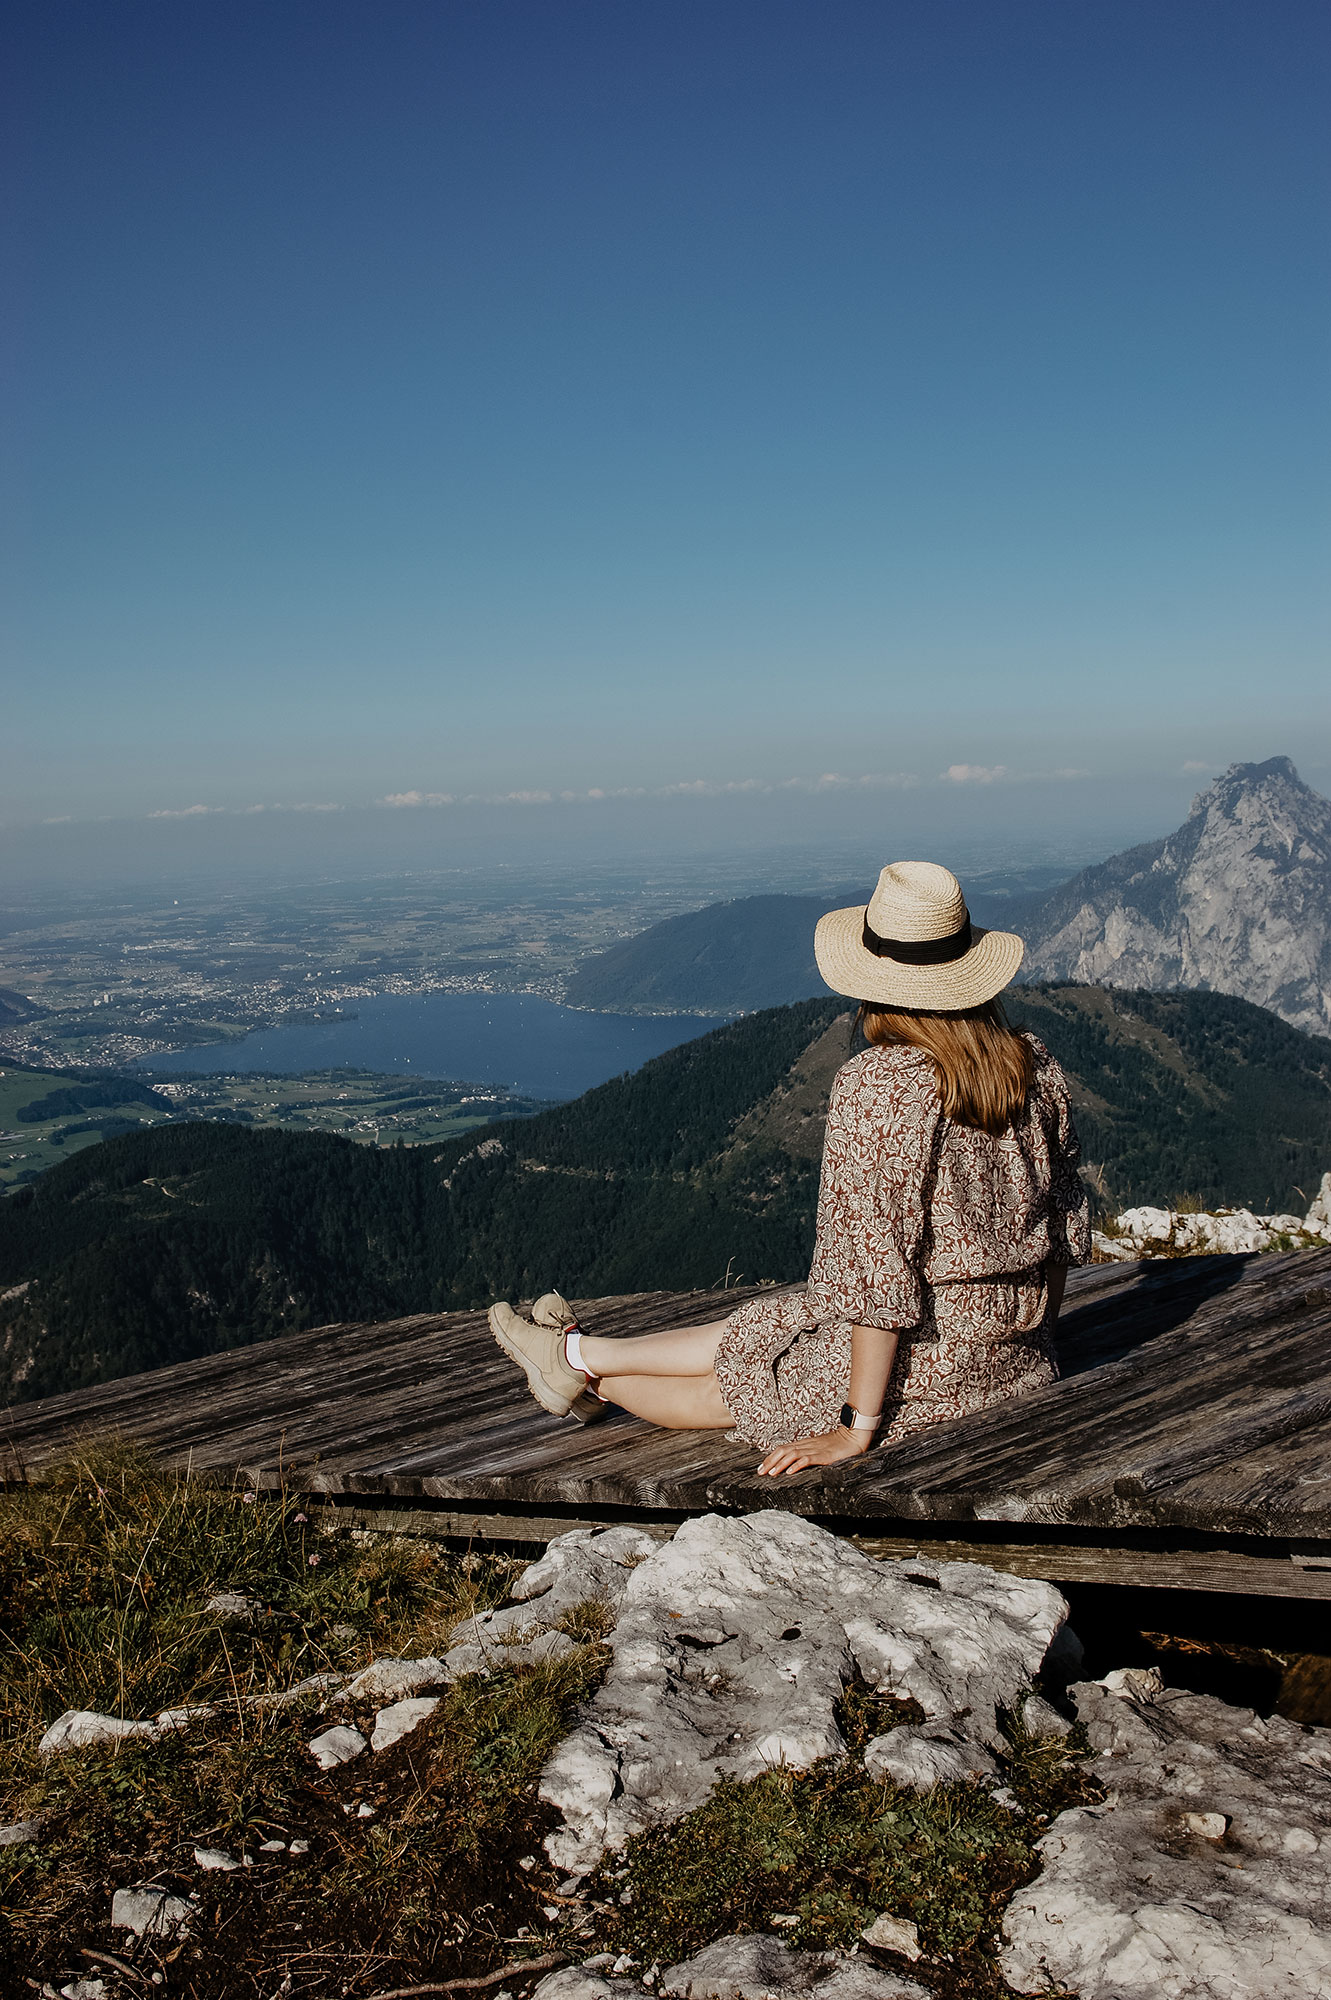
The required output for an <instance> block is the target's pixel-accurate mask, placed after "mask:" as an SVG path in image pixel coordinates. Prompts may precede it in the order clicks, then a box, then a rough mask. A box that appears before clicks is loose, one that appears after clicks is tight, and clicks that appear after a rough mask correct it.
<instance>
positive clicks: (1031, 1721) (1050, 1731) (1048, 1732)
mask: <svg viewBox="0 0 1331 2000" xmlns="http://www.w3.org/2000/svg"><path fill="white" fill-rule="evenodd" d="M1021 1725H1022V1728H1023V1729H1024V1730H1025V1731H1026V1733H1027V1735H1028V1736H1034V1737H1037V1738H1038V1737H1050V1736H1057V1737H1061V1738H1066V1737H1068V1736H1071V1734H1072V1729H1073V1725H1072V1723H1071V1721H1070V1720H1069V1719H1068V1717H1067V1716H1066V1715H1062V1714H1060V1712H1059V1711H1058V1709H1056V1708H1055V1707H1054V1704H1053V1703H1052V1702H1051V1701H1046V1700H1045V1698H1044V1696H1043V1695H1040V1694H1028V1695H1027V1697H1026V1699H1025V1701H1024V1702H1023V1703H1022V1704H1021Z"/></svg>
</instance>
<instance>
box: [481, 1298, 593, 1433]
mask: <svg viewBox="0 0 1331 2000" xmlns="http://www.w3.org/2000/svg"><path fill="white" fill-rule="evenodd" d="M489 1321H490V1331H491V1333H492V1334H493V1335H494V1337H495V1339H496V1340H497V1341H498V1342H499V1345H500V1346H501V1347H502V1348H503V1350H504V1352H505V1354H506V1355H507V1356H508V1358H509V1360H510V1361H516V1362H517V1364H518V1367H519V1368H521V1370H522V1371H523V1373H524V1375H525V1376H526V1377H527V1387H528V1388H529V1389H530V1390H531V1392H532V1395H533V1396H535V1398H536V1400H537V1402H538V1403H539V1404H540V1405H541V1407H542V1408H543V1409H546V1410H549V1411H550V1412H551V1413H552V1414H553V1415H554V1416H556V1417H566V1416H568V1415H569V1413H570V1412H571V1411H572V1409H573V1405H574V1403H575V1402H577V1400H578V1399H579V1397H581V1396H583V1395H585V1394H586V1391H587V1377H586V1376H585V1375H584V1374H583V1373H582V1370H581V1369H580V1368H570V1366H569V1364H568V1361H567V1360H566V1358H565V1355H564V1335H563V1330H562V1329H559V1330H556V1329H555V1328H554V1327H544V1326H533V1325H532V1323H531V1321H530V1320H529V1319H523V1318H522V1316H521V1315H520V1314H519V1313H515V1312H514V1310H513V1308H512V1306H511V1305H508V1304H507V1303H505V1302H504V1301H502V1300H501V1301H500V1302H499V1303H498V1304H496V1305H492V1306H491V1308H490V1311H489ZM581 1421H582V1422H584V1423H585V1422H586V1421H587V1419H586V1418H585V1417H584V1418H582V1419H581Z"/></svg>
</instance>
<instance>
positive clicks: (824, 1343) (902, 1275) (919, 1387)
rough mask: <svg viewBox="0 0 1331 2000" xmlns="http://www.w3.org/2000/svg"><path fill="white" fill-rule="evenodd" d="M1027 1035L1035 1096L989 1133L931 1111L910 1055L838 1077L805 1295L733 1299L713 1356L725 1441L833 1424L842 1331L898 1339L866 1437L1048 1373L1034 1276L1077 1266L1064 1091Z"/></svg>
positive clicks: (842, 1360) (1077, 1189)
mask: <svg viewBox="0 0 1331 2000" xmlns="http://www.w3.org/2000/svg"><path fill="white" fill-rule="evenodd" d="M1028 1039H1029V1040H1030V1042H1031V1043H1032V1046H1033V1048H1034V1052H1035V1082H1034V1086H1033V1088H1032V1090H1031V1093H1030V1096H1029V1098H1028V1100H1027V1103H1026V1108H1025V1110H1024V1111H1023V1113H1022V1115H1021V1116H1020V1118H1018V1119H1017V1120H1016V1122H1015V1123H1014V1124H1012V1125H1010V1126H1009V1127H1008V1129H1007V1131H1006V1132H1004V1133H1003V1135H1002V1137H1001V1138H994V1137H993V1136H992V1135H991V1134H990V1133H988V1132H982V1131H978V1130H976V1129H975V1128H974V1127H972V1126H968V1125H957V1124H954V1123H953V1121H952V1120H951V1119H949V1118H946V1117H945V1116H944V1115H943V1109H942V1105H941V1102H940V1100H939V1095H938V1087H937V1083H936V1080H935V1072H934V1066H933V1063H932V1061H931V1060H930V1059H929V1057H928V1056H926V1055H924V1054H923V1053H922V1052H921V1051H920V1050H918V1049H915V1048H910V1047H907V1046H903V1045H901V1044H896V1045H893V1046H891V1047H887V1048H870V1049H866V1050H865V1052H864V1053H863V1054H862V1055H858V1056H855V1057H853V1058H852V1060H851V1061H850V1062H848V1063H845V1064H844V1065H843V1066H842V1068H841V1069H840V1070H838V1072H837V1076H836V1080H835V1082H834V1083H833V1086H832V1096H831V1102H830V1103H829V1105H828V1111H827V1133H826V1137H825V1139H824V1142H823V1170H822V1183H821V1188H820V1191H819V1197H818V1235H817V1241H816V1243H815V1246H814V1253H813V1264H812V1267H811V1269H810V1272H809V1282H808V1286H807V1288H806V1289H805V1290H804V1291H803V1292H785V1293H780V1294H777V1295H775V1296H773V1297H771V1298H759V1299H750V1300H749V1301H748V1303H747V1304H745V1305H742V1306H741V1307H740V1308H739V1310H738V1311H737V1312H735V1313H732V1315H731V1317H730V1319H729V1320H728V1321H727V1322H726V1330H725V1332H724V1334H723V1335H722V1338H721V1345H720V1347H719V1349H718V1350H717V1356H716V1375H717V1380H718V1381H719V1383H720V1385H721V1393H722V1395H723V1396H724V1397H725V1401H726V1406H727V1408H728V1409H729V1410H730V1411H731V1413H732V1415H733V1416H734V1419H735V1429H734V1430H733V1431H732V1432H731V1433H730V1435H731V1437H732V1438H735V1439H739V1440H742V1441H744V1442H746V1443H749V1444H754V1445H758V1446H760V1447H761V1448H762V1449H764V1450H766V1449H767V1448H769V1447H770V1446H772V1445H776V1444H789V1443H791V1442H793V1441H794V1440H795V1439H796V1438H801V1437H816V1436H821V1435H822V1434H823V1433H825V1432H827V1431H830V1430H832V1429H833V1428H834V1427H835V1425H836V1423H837V1421H838V1418H839V1414H840V1410H841V1405H842V1404H843V1403H844V1402H845V1401H846V1400H847V1399H848V1397H849V1395H850V1330H851V1327H852V1326H854V1325H860V1326H875V1327H881V1328H883V1329H890V1328H898V1329H899V1330H900V1341H899V1346H898V1350H897V1358H896V1363H895V1365H894V1367H893V1371H892V1377H891V1380H890V1381H889V1383H888V1386H887V1397H886V1401H885V1403H884V1406H883V1420H882V1424H881V1426H880V1428H879V1431H878V1437H877V1442H878V1443H879V1444H890V1443H892V1442H894V1441H895V1440H896V1439H898V1438H903V1437H907V1436H909V1434H910V1433H911V1432H912V1431H917V1430H921V1429H923V1428H924V1427H925V1426H926V1425H928V1424H937V1423H944V1422H946V1421H947V1420H948V1419H949V1418H951V1417H962V1416H967V1415H969V1414H970V1413H971V1412H972V1411H974V1410H983V1409H986V1408H988V1407H989V1405H990V1404H993V1403H1001V1402H1005V1401H1006V1400H1007V1398H1008V1397H1009V1396H1020V1395H1024V1394H1025V1393H1026V1392H1027V1391H1028V1390H1030V1389H1038V1388H1042V1387H1043V1386H1044V1385H1045V1384H1046V1383H1048V1382H1052V1381H1054V1380H1056V1378H1057V1373H1058V1370H1057V1366H1056V1364H1055V1361H1054V1348H1053V1327H1052V1322H1051V1320H1050V1316H1049V1294H1048V1288H1047V1286H1046V1283H1045V1275H1044V1266H1045V1265H1046V1264H1079V1263H1084V1262H1085V1261H1086V1258H1087V1257H1088V1256H1089V1254H1090V1226H1089V1209H1088V1203H1087V1197H1086V1190H1085V1188H1084V1187H1083V1186H1082V1183H1081V1180H1080V1178H1079V1176H1078V1173H1077V1164H1078V1161H1079V1159H1080V1157H1081V1149H1080V1147H1079V1145H1078V1142H1077V1135H1076V1132H1075V1130H1074V1128H1073V1124H1072V1117H1071V1113H1070V1110H1069V1106H1068V1088H1067V1082H1066V1080H1065V1078H1064V1075H1063V1072H1062V1070H1061V1069H1060V1068H1059V1065H1058V1064H1057V1063H1056V1062H1055V1060H1054V1058H1053V1057H1052V1056H1051V1055H1050V1054H1049V1052H1048V1050H1047V1049H1046V1048H1045V1047H1044V1046H1043V1044H1042V1043H1040V1042H1038V1041H1036V1039H1035V1037H1034V1036H1033V1035H1032V1036H1029V1037H1028Z"/></svg>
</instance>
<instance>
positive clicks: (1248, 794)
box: [1019, 757, 1331, 1035]
mask: <svg viewBox="0 0 1331 2000" xmlns="http://www.w3.org/2000/svg"><path fill="white" fill-rule="evenodd" d="M1019 928H1020V929H1021V930H1022V931H1023V932H1024V934H1025V936H1026V939H1027V954H1026V964H1025V968H1024V970H1025V976H1026V977H1027V978H1028V979H1075V980H1082V981H1086V982H1088V983H1095V984H1101V985H1108V986H1146V987H1155V988H1160V987H1168V986H1188V987H1200V988H1202V989H1203V990H1209V991H1212V992H1217V993H1233V994H1237V995H1238V997H1239V998H1240V999H1244V1000H1251V1001H1255V1002H1256V1003H1257V1005H1259V1006H1262V1007H1269V1008H1270V1009H1271V1011H1272V1013H1274V1014H1279V1015H1280V1017H1281V1018H1282V1020H1285V1021H1288V1022H1290V1024H1291V1025H1292V1026H1293V1027H1296V1028H1305V1029H1307V1030H1308V1031H1309V1032H1310V1033H1312V1034H1318V1035H1326V1034H1331V801H1328V800H1326V799H1324V798H1322V797H1321V796H1320V795H1319V794H1318V793H1317V792H1314V791H1312V790H1311V789H1310V788H1309V786H1307V785H1305V784H1304V783H1303V781H1302V780H1301V779H1300V777H1299V774H1298V772H1297V771H1296V770H1295V769H1294V766H1293V765H1292V764H1291V763H1290V761H1289V759H1288V757H1272V758H1270V759H1269V761H1268V762H1267V763H1265V764H1234V765H1232V766H1231V767H1230V769H1229V770H1228V771H1226V772H1225V773H1224V775H1223V777H1220V778H1217V779H1216V781H1215V783H1214V784H1213V785H1212V786H1211V787H1210V788H1209V790H1207V791H1205V792H1201V793H1199V794H1198V796H1197V798H1196V799H1195V800H1194V801H1193V805H1192V810H1191V812H1190V813H1189V814H1188V817H1187V819H1186V820H1185V822H1184V824H1183V825H1182V826H1181V827H1180V828H1179V829H1178V831H1177V832H1176V833H1171V834H1170V835H1168V837H1167V838H1166V839H1164V840H1159V841H1153V842H1151V843H1150V844H1149V845H1147V846H1144V847H1134V848H1130V849H1129V850H1128V852H1127V853H1126V854H1116V855H1113V856H1111V858H1110V859H1109V860H1108V861H1103V862H1101V863H1100V864H1099V865H1098V866H1097V867H1094V868H1086V869H1083V871H1082V873H1081V874H1080V875H1075V876H1074V877H1073V878H1072V880H1071V881H1070V882H1065V883H1064V884H1063V885H1062V886H1061V887H1060V888H1058V889H1054V890H1052V891H1051V892H1050V893H1049V895H1048V896H1046V897H1044V898H1042V900H1041V901H1040V902H1039V903H1037V904H1035V905H1034V906H1033V908H1032V909H1031V910H1030V911H1029V912H1023V921H1022V922H1021V924H1020V925H1019Z"/></svg>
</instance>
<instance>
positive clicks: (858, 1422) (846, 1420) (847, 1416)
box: [841, 1403, 883, 1431]
mask: <svg viewBox="0 0 1331 2000" xmlns="http://www.w3.org/2000/svg"><path fill="white" fill-rule="evenodd" d="M882 1414H883V1413H882V1411H881V1410H874V1411H873V1412H872V1413H870V1412H868V1411H865V1410H857V1409H856V1408H855V1406H854V1404H852V1403H843V1404H842V1405H841V1428H842V1430H843V1431H876V1430H877V1428H878V1421H879V1418H880V1417H881V1416H882Z"/></svg>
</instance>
